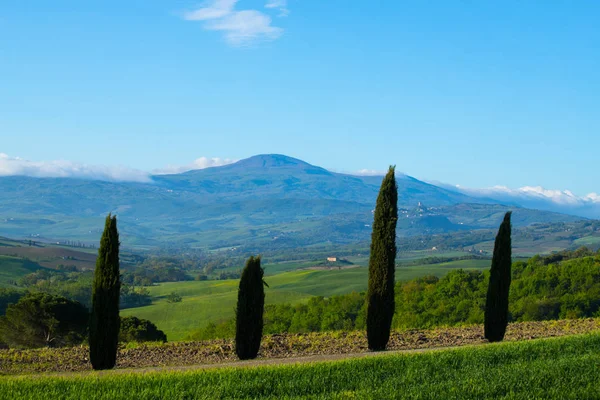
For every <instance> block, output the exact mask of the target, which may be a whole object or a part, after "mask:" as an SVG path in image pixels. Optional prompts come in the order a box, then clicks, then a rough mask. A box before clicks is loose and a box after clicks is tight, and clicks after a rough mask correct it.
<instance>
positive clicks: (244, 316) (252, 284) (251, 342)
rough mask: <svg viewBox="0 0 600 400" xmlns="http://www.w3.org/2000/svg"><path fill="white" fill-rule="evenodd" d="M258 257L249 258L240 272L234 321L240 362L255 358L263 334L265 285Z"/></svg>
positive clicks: (236, 346)
mask: <svg viewBox="0 0 600 400" xmlns="http://www.w3.org/2000/svg"><path fill="white" fill-rule="evenodd" d="M263 276H264V270H263V269H262V267H261V266H260V256H258V257H250V258H249V259H248V261H246V266H245V267H244V270H243V271H242V277H241V279H240V287H239V290H238V301H237V308H236V319H235V352H236V354H237V356H238V357H239V358H240V360H249V359H252V358H256V356H257V355H258V349H259V348H260V341H261V339H262V332H263V313H264V309H265V289H264V286H266V283H265V282H264V280H263Z"/></svg>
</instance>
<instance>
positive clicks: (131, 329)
mask: <svg viewBox="0 0 600 400" xmlns="http://www.w3.org/2000/svg"><path fill="white" fill-rule="evenodd" d="M166 341H167V335H165V333H164V332H163V331H161V330H159V329H158V328H157V327H156V325H154V324H153V323H152V322H150V321H148V320H146V319H139V318H137V317H121V329H120V331H119V342H166Z"/></svg>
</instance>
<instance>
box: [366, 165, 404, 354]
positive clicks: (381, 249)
mask: <svg viewBox="0 0 600 400" xmlns="http://www.w3.org/2000/svg"><path fill="white" fill-rule="evenodd" d="M397 221H398V189H397V186H396V177H395V167H394V166H390V168H389V171H388V173H387V175H386V176H385V178H383V182H382V183H381V188H380V190H379V196H378V197H377V204H376V206H375V216H374V221H373V232H372V233H371V255H370V258H369V287H368V291H367V302H368V304H367V339H368V342H369V349H370V350H373V351H379V350H385V347H386V346H387V342H388V340H389V338H390V329H391V326H392V318H393V316H394V307H395V304H394V284H395V278H394V275H395V268H396V223H397Z"/></svg>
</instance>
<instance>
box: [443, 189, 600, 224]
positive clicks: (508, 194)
mask: <svg viewBox="0 0 600 400" xmlns="http://www.w3.org/2000/svg"><path fill="white" fill-rule="evenodd" d="M453 188H454V190H457V191H459V192H461V193H464V194H467V195H469V196H472V197H479V198H489V199H493V200H497V201H501V202H505V203H511V204H516V205H519V206H521V207H528V208H536V209H540V210H548V211H555V212H562V213H567V214H574V215H581V216H585V217H591V218H598V217H600V195H598V194H597V193H590V194H588V195H586V196H577V195H575V194H574V193H573V192H571V191H570V190H556V189H545V188H543V187H541V186H524V187H521V188H518V189H511V188H508V187H506V186H494V187H491V188H484V189H471V188H464V187H461V186H459V185H456V186H455V187H453Z"/></svg>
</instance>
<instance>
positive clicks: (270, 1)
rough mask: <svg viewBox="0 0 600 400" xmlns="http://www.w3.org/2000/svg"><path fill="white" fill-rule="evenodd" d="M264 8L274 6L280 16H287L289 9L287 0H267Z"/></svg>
mask: <svg viewBox="0 0 600 400" xmlns="http://www.w3.org/2000/svg"><path fill="white" fill-rule="evenodd" d="M265 8H275V9H277V10H279V16H280V17H287V16H288V15H289V13H290V10H288V8H287V0H267V4H265Z"/></svg>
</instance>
